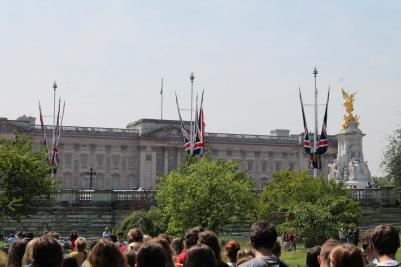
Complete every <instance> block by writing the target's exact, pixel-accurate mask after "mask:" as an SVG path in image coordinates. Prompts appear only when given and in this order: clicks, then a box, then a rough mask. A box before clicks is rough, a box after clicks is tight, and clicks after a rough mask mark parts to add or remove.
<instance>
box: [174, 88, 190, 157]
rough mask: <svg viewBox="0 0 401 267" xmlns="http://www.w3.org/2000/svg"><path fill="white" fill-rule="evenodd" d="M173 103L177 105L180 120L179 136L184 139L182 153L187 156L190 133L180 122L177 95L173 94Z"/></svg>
mask: <svg viewBox="0 0 401 267" xmlns="http://www.w3.org/2000/svg"><path fill="white" fill-rule="evenodd" d="M175 102H176V103H177V110H178V116H179V118H180V123H181V134H182V137H183V138H184V151H185V152H186V153H187V154H189V153H190V152H191V138H190V132H189V131H188V130H187V129H186V128H185V125H184V122H183V121H182V117H181V111H180V107H179V105H178V97H177V94H175Z"/></svg>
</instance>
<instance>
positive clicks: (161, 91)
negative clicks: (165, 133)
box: [160, 78, 164, 120]
mask: <svg viewBox="0 0 401 267" xmlns="http://www.w3.org/2000/svg"><path fill="white" fill-rule="evenodd" d="M163 94H164V92H163V78H162V85H161V89H160V102H161V103H160V120H163Z"/></svg>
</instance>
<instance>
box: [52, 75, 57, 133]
mask: <svg viewBox="0 0 401 267" xmlns="http://www.w3.org/2000/svg"><path fill="white" fill-rule="evenodd" d="M56 89H57V84H56V81H54V83H53V126H54V127H56Z"/></svg>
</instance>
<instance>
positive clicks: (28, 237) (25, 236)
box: [24, 232, 33, 242]
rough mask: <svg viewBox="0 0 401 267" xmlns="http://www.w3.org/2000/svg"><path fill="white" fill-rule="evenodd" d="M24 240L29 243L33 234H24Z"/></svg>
mask: <svg viewBox="0 0 401 267" xmlns="http://www.w3.org/2000/svg"><path fill="white" fill-rule="evenodd" d="M24 238H25V240H27V241H28V242H29V241H31V240H32V239H33V233H32V232H26V233H25V235H24Z"/></svg>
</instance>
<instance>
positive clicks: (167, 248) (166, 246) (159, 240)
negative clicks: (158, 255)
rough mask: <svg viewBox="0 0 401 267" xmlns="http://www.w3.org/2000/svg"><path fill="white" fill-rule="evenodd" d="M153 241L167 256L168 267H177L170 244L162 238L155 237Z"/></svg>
mask: <svg viewBox="0 0 401 267" xmlns="http://www.w3.org/2000/svg"><path fill="white" fill-rule="evenodd" d="M152 241H154V242H156V243H158V244H159V245H161V246H162V248H163V251H164V254H166V267H175V264H174V259H173V255H174V253H173V249H172V248H171V246H170V244H169V242H168V241H167V240H166V239H164V238H162V237H155V238H153V239H152Z"/></svg>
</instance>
